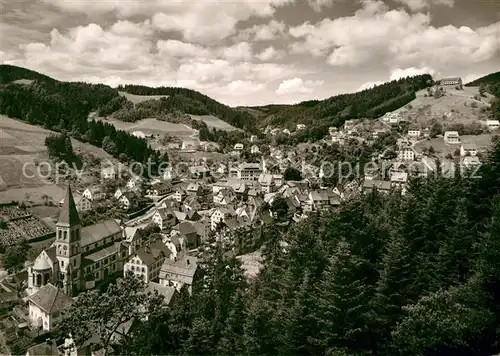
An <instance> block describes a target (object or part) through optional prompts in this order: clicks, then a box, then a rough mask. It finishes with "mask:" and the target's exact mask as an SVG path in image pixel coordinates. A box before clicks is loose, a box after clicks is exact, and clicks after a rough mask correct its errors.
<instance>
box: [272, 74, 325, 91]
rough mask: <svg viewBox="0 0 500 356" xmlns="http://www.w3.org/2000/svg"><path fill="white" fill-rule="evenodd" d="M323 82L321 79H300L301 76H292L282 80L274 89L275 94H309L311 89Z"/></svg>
mask: <svg viewBox="0 0 500 356" xmlns="http://www.w3.org/2000/svg"><path fill="white" fill-rule="evenodd" d="M323 84H324V81H323V80H316V81H314V80H306V81H304V80H302V78H297V77H295V78H292V79H286V80H283V81H282V82H281V83H280V85H279V87H278V89H276V94H278V95H283V94H298V93H301V94H310V93H312V92H313V89H314V88H316V87H319V86H321V85H323Z"/></svg>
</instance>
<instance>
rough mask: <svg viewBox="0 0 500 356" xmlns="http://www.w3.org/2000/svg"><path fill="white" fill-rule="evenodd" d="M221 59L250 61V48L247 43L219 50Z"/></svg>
mask: <svg viewBox="0 0 500 356" xmlns="http://www.w3.org/2000/svg"><path fill="white" fill-rule="evenodd" d="M221 55H222V58H224V59H227V60H229V61H250V60H251V59H252V46H251V45H250V43H248V42H240V43H237V44H235V45H233V46H230V47H227V48H223V49H222V50H221Z"/></svg>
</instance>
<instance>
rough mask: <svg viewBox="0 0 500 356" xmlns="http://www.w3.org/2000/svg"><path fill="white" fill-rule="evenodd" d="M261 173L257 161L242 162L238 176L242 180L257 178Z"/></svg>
mask: <svg viewBox="0 0 500 356" xmlns="http://www.w3.org/2000/svg"><path fill="white" fill-rule="evenodd" d="M261 173H262V168H261V166H260V164H259V163H242V164H240V166H239V170H238V178H239V179H243V180H257V179H259V176H260V175H261Z"/></svg>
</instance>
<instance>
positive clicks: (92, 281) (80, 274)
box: [27, 186, 129, 296]
mask: <svg viewBox="0 0 500 356" xmlns="http://www.w3.org/2000/svg"><path fill="white" fill-rule="evenodd" d="M128 255H129V246H127V242H126V241H123V229H122V227H121V226H120V224H119V222H118V221H116V220H114V219H110V220H106V221H102V222H99V223H97V224H94V225H91V226H86V227H83V228H82V227H81V223H80V217H79V215H78V211H77V209H76V204H75V200H74V198H73V194H72V192H71V187H69V186H68V188H67V190H66V195H65V198H64V203H63V206H62V208H61V211H60V214H59V218H58V220H57V224H56V239H55V241H54V243H53V244H52V245H51V247H50V248H48V249H46V250H43V251H42V252H41V253H40V254H39V255H38V256H37V258H36V259H35V261H34V263H33V265H32V266H31V267H29V268H28V289H27V293H28V295H30V296H31V295H33V294H35V293H36V292H37V291H38V290H40V288H42V287H43V286H45V285H47V284H48V283H50V284H53V285H55V286H57V287H59V288H62V290H63V291H64V293H65V294H66V295H68V296H75V295H76V294H78V293H79V292H80V291H84V290H87V289H92V288H94V287H95V285H96V283H98V282H100V281H102V280H105V279H106V278H107V277H108V276H109V275H112V274H115V273H119V274H121V273H122V272H121V271H122V270H123V264H124V263H125V262H126V259H127V257H128Z"/></svg>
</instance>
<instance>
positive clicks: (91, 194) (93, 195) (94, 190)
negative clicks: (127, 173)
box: [82, 186, 106, 201]
mask: <svg viewBox="0 0 500 356" xmlns="http://www.w3.org/2000/svg"><path fill="white" fill-rule="evenodd" d="M82 196H84V197H86V198H87V199H88V200H93V201H97V200H102V199H105V198H106V191H105V190H104V188H103V187H100V186H96V187H90V188H87V189H85V190H84V191H83V194H82Z"/></svg>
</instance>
